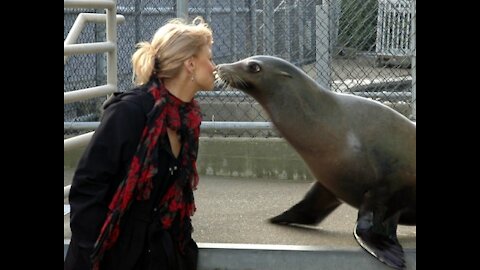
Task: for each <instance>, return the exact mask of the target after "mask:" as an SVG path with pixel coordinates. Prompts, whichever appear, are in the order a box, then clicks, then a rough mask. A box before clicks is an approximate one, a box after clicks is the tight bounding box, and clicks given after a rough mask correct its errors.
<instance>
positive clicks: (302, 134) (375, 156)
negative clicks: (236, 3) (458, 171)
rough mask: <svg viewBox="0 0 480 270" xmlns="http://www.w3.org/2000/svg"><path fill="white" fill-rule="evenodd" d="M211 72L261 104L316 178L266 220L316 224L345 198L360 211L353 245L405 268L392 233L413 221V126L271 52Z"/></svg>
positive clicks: (222, 66) (414, 151) (400, 247)
mask: <svg viewBox="0 0 480 270" xmlns="http://www.w3.org/2000/svg"><path fill="white" fill-rule="evenodd" d="M217 75H218V78H219V79H220V80H222V81H223V82H224V83H226V84H227V85H229V86H231V87H234V88H237V89H240V90H242V91H244V92H245V93H247V94H249V95H251V96H252V97H253V98H254V99H255V100H257V101H258V102H259V103H260V105H261V106H262V107H263V108H264V109H265V111H266V112H267V114H268V116H269V117H270V119H271V121H272V123H273V124H274V126H275V127H276V128H277V130H278V131H279V132H280V134H281V135H282V136H283V137H284V138H285V140H286V141H287V142H288V143H289V144H290V145H291V146H293V148H294V149H295V150H296V151H297V152H298V153H299V155H300V156H301V157H302V158H303V160H304V161H305V163H306V164H307V166H308V167H309V169H310V170H311V172H312V174H313V176H314V177H315V178H316V180H317V181H316V182H315V183H314V185H313V187H312V188H311V189H310V190H309V192H308V193H307V194H306V195H305V197H304V198H303V199H302V200H301V201H300V202H299V203H297V204H296V205H294V206H292V207H291V208H290V209H288V210H287V211H285V212H284V213H282V214H280V215H278V216H276V217H273V218H271V219H270V221H271V222H272V223H276V224H285V225H288V224H307V225H314V224H318V223H319V222H321V221H322V220H323V219H324V218H325V217H327V216H328V215H329V214H330V213H332V211H333V210H335V209H336V208H337V207H338V206H339V205H340V204H341V203H343V202H345V203H347V204H349V205H351V206H353V207H355V208H357V209H358V210H359V211H358V218H357V222H356V225H355V228H354V233H353V234H354V236H355V239H356V240H357V242H358V243H359V245H360V246H361V247H363V248H364V249H365V250H366V251H368V252H369V253H370V254H372V255H373V256H375V257H376V258H378V259H379V260H380V261H381V262H383V263H385V264H387V265H389V266H391V267H394V268H397V269H403V268H405V260H404V253H403V248H402V246H401V245H400V243H399V242H398V239H397V232H396V231H397V224H404V225H415V224H416V124H415V123H414V122H412V121H410V120H409V119H408V118H406V117H405V116H403V115H401V114H400V113H398V112H397V111H395V110H393V109H391V108H390V107H388V106H385V105H383V104H381V103H379V102H376V101H373V100H370V99H367V98H363V97H359V96H354V95H349V94H341V93H335V92H332V91H329V90H328V89H327V88H326V87H324V86H322V85H319V84H318V83H317V82H315V81H314V80H313V79H311V78H310V77H309V76H308V75H307V74H305V73H304V72H303V71H302V70H301V69H299V68H297V67H296V66H294V65H292V64H291V63H289V62H287V61H285V60H283V59H281V58H277V57H273V56H265V55H259V56H252V57H249V58H246V59H243V60H241V61H238V62H235V63H229V64H220V65H218V66H217Z"/></svg>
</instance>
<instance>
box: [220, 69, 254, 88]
mask: <svg viewBox="0 0 480 270" xmlns="http://www.w3.org/2000/svg"><path fill="white" fill-rule="evenodd" d="M216 70H217V77H218V79H219V80H220V81H222V82H223V83H225V84H226V85H228V86H231V87H233V88H238V89H241V90H245V89H248V88H251V85H250V83H248V82H247V81H246V80H245V79H244V78H243V76H242V72H241V69H240V70H239V69H238V62H237V63H231V64H219V65H217V69H216Z"/></svg>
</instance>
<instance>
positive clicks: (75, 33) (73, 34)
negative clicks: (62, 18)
mask: <svg viewBox="0 0 480 270" xmlns="http://www.w3.org/2000/svg"><path fill="white" fill-rule="evenodd" d="M106 18H107V15H106V14H95V13H80V14H78V16H77V19H76V20H75V22H74V23H73V25H72V28H71V29H70V32H69V33H68V35H67V38H65V41H64V42H63V45H70V44H75V43H76V42H77V39H78V37H79V36H80V34H81V33H82V30H83V28H85V24H86V23H87V22H93V23H106V21H107V19H106ZM116 20H117V23H123V22H125V17H124V16H123V15H117V16H116ZM67 59H68V55H67V56H64V57H63V64H66V63H67Z"/></svg>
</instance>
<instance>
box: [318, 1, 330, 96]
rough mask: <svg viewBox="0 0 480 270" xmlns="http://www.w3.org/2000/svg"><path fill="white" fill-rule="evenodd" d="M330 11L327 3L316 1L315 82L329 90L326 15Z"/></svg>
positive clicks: (327, 25)
mask: <svg viewBox="0 0 480 270" xmlns="http://www.w3.org/2000/svg"><path fill="white" fill-rule="evenodd" d="M329 11H330V4H329V1H318V0H317V2H316V5H315V12H316V14H315V17H316V27H315V28H316V29H315V36H316V43H317V46H316V47H317V48H316V62H315V69H316V70H317V78H316V81H317V82H318V83H319V84H320V85H323V86H324V87H326V88H327V89H330V23H329V22H330V20H329V19H328V17H329V16H328V15H329V14H328V13H329Z"/></svg>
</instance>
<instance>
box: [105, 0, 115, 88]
mask: <svg viewBox="0 0 480 270" xmlns="http://www.w3.org/2000/svg"><path fill="white" fill-rule="evenodd" d="M114 3H115V4H114V5H113V7H112V8H111V9H107V25H106V28H107V42H111V43H113V44H114V48H113V50H111V51H108V52H107V84H108V85H110V86H113V87H114V88H115V91H116V90H117V51H118V48H117V20H116V16H117V1H116V0H115V1H114Z"/></svg>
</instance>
